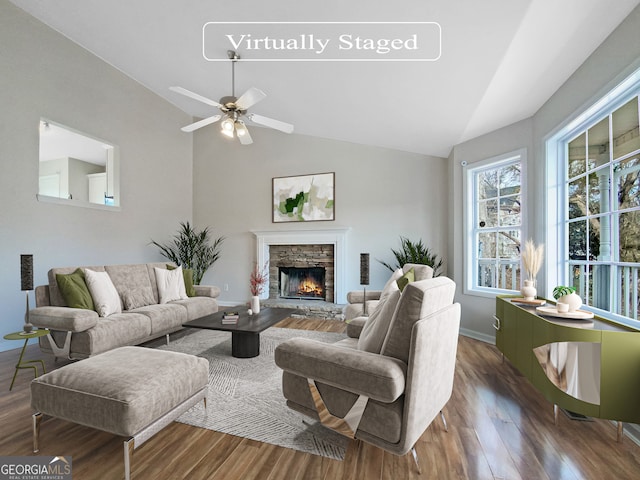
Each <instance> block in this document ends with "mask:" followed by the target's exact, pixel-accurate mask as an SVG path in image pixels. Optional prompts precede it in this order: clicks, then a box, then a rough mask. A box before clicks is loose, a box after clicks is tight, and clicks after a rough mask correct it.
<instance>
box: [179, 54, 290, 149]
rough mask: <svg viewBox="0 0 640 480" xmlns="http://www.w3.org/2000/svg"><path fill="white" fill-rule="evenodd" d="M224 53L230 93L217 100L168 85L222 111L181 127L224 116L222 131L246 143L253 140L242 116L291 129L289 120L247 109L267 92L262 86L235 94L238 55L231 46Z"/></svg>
mask: <svg viewBox="0 0 640 480" xmlns="http://www.w3.org/2000/svg"><path fill="white" fill-rule="evenodd" d="M227 55H228V57H229V60H231V95H230V96H226V97H222V98H221V99H220V102H216V101H214V100H210V99H208V98H206V97H203V96H202V95H198V94H197V93H194V92H192V91H190V90H187V89H186V88H182V87H169V90H171V91H174V92H176V93H180V94H182V95H185V96H187V97H190V98H193V99H194V100H198V101H200V102H202V103H206V104H207V105H211V106H212V107H218V108H219V109H220V111H221V112H222V115H212V116H211V117H207V118H205V119H203V120H199V121H197V122H195V123H192V124H191V125H187V126H186V127H182V128H181V130H182V131H183V132H193V131H194V130H197V129H198V128H202V127H204V126H206V125H210V124H212V123H215V122H217V121H218V120H220V119H221V118H223V117H224V119H223V120H222V122H220V125H221V127H222V133H223V134H225V135H226V136H228V137H230V138H233V137H234V135H235V136H236V137H238V140H240V143H241V144H242V145H249V144H250V143H253V140H252V139H251V135H249V130H248V129H247V126H246V125H245V123H244V120H243V118H244V117H246V118H247V119H249V120H251V121H252V122H254V123H257V124H258V125H264V126H265V127H269V128H275V129H276V130H280V131H281V132H284V133H291V132H293V125H291V124H290V123H285V122H281V121H279V120H274V119H273V118H268V117H264V116H262V115H258V114H257V113H248V112H247V110H248V109H249V108H250V107H252V106H253V105H255V104H256V103H258V102H259V101H260V100H262V99H263V98H265V97H266V96H267V95H266V94H265V93H264V92H263V91H262V90H260V89H258V88H255V87H251V88H250V89H249V90H247V91H246V92H245V93H243V94H242V95H241V96H240V97H239V98H236V96H235V64H236V62H237V61H238V60H239V59H240V56H239V55H238V54H237V53H236V52H235V51H233V50H228V51H227Z"/></svg>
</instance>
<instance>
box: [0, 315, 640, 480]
mask: <svg viewBox="0 0 640 480" xmlns="http://www.w3.org/2000/svg"><path fill="white" fill-rule="evenodd" d="M278 326H279V327H284V328H300V329H317V330H324V331H342V329H343V328H344V325H343V324H342V323H338V322H334V321H327V320H295V319H288V320H284V321H283V322H281V323H280V324H278ZM16 344H17V342H16ZM18 353H19V351H18V350H12V351H8V352H1V353H0V425H1V427H0V428H1V429H0V455H1V456H8V455H32V437H31V413H32V412H31V407H30V405H29V382H30V380H31V378H32V373H31V372H30V371H27V370H25V371H21V372H20V373H19V374H18V378H17V380H16V385H15V386H14V388H13V391H12V392H9V384H10V383H11V377H12V375H13V372H14V370H13V368H14V365H15V362H16V360H17V357H18ZM28 356H30V357H31V358H44V359H45V360H46V365H47V369H48V371H49V370H52V369H54V368H58V367H59V366H61V365H62V364H63V363H54V361H53V360H52V358H51V357H50V356H48V355H44V354H42V353H40V351H39V350H38V348H37V347H36V346H30V347H29V348H28ZM639 381H640V380H639ZM283 402H284V399H283ZM209 408H215V405H210V406H209ZM638 408H640V405H639V406H638ZM445 414H446V416H447V421H448V424H449V431H448V432H445V431H444V428H443V425H442V423H441V421H440V419H439V418H436V420H435V421H434V422H433V423H432V425H431V426H430V427H429V429H428V430H427V431H426V432H425V434H424V435H423V436H422V438H421V439H420V441H419V442H418V444H417V446H416V449H417V451H418V455H419V457H420V463H421V466H422V474H421V475H419V474H418V472H417V470H416V468H415V465H414V463H413V460H412V458H411V456H410V455H407V456H405V457H396V456H394V455H390V454H387V453H385V452H383V451H382V450H380V449H378V448H375V447H372V446H370V445H367V444H365V443H363V442H358V441H353V442H352V443H351V444H350V446H349V449H348V451H347V455H346V458H345V460H344V461H343V462H339V461H336V460H329V459H326V458H323V457H317V456H313V455H310V454H304V453H300V452H297V451H294V450H289V449H285V448H281V447H276V446H273V445H269V444H266V443H260V442H256V441H252V440H247V439H244V438H239V437H234V436H231V435H225V434H222V433H218V432H213V431H209V430H204V429H200V428H196V427H191V426H188V425H183V424H180V423H175V422H174V423H172V424H171V425H169V426H168V427H167V428H165V429H164V430H162V431H161V432H160V433H158V434H157V435H156V436H154V437H153V438H151V439H150V440H149V441H147V442H146V443H145V444H144V445H142V446H141V447H140V448H139V449H138V450H136V451H135V453H134V455H133V462H132V477H133V478H134V479H139V480H140V479H161V480H163V479H183V478H189V479H194V480H196V479H203V480H204V479H207V480H210V479H224V480H234V479H238V480H240V479H242V480H247V479H287V480H290V479H305V480H310V479H326V480H333V479H366V480H371V479H384V480H392V479H393V480H398V479H418V478H421V479H422V478H424V479H427V478H429V479H474V480H476V479H523V480H530V479H549V480H557V479H572V480H575V479H594V480H595V479H598V480H600V479H640V447H639V446H637V445H636V444H635V443H633V442H632V441H631V440H629V439H628V438H626V437H625V438H624V440H623V442H622V443H617V442H616V428H615V425H613V424H612V423H611V422H608V421H604V420H595V421H592V422H580V421H575V420H570V419H569V418H567V417H566V416H564V415H562V414H560V415H559V417H558V425H557V426H555V425H554V423H553V407H552V405H551V404H550V403H549V402H547V401H546V400H545V399H544V397H543V396H542V395H541V394H540V393H538V392H537V390H536V389H535V388H533V387H532V386H531V385H530V384H529V382H528V381H527V380H526V379H525V378H523V377H522V376H521V375H520V374H519V372H518V371H517V370H516V369H514V368H513V367H512V366H511V364H510V363H509V362H508V361H506V360H505V361H504V363H503V361H502V356H501V354H500V353H499V352H498V350H497V349H496V348H495V347H493V346H491V345H487V344H484V343H482V342H478V341H476V340H472V339H469V338H466V337H460V341H459V344H458V366H457V372H456V379H455V385H454V392H453V397H452V398H451V400H450V401H449V404H448V405H447V407H446V409H445ZM122 442H123V438H121V437H116V436H113V435H110V434H107V433H103V432H99V431H96V430H93V429H90V428H86V427H82V426H78V425H74V424H71V423H68V422H65V421H62V420H58V419H52V418H45V419H44V420H43V422H42V430H41V434H40V444H41V451H40V454H41V455H70V456H72V457H73V478H74V479H75V480H84V479H96V480H98V479H99V480H104V479H120V478H123V444H122Z"/></svg>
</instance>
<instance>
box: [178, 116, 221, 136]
mask: <svg viewBox="0 0 640 480" xmlns="http://www.w3.org/2000/svg"><path fill="white" fill-rule="evenodd" d="M218 120H220V115H214V116H212V117H209V118H205V119H204V120H200V121H198V122H195V123H192V124H191V125H187V126H186V127H182V128H181V129H180V130H182V131H183V132H193V131H194V130H197V129H199V128H202V127H205V126H207V125H210V124H212V123H215V122H217V121H218Z"/></svg>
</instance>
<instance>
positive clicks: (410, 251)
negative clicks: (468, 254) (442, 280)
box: [378, 237, 442, 277]
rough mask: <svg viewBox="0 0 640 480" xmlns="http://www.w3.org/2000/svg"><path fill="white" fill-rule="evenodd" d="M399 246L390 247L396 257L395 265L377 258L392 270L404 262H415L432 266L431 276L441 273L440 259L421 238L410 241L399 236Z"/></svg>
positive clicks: (400, 266)
mask: <svg viewBox="0 0 640 480" xmlns="http://www.w3.org/2000/svg"><path fill="white" fill-rule="evenodd" d="M400 244H401V248H400V249H399V250H394V249H391V251H392V252H393V256H394V257H395V258H396V265H395V267H394V266H393V265H391V264H390V263H387V262H383V261H382V260H378V261H379V262H380V263H381V264H382V265H384V266H385V267H387V268H388V269H389V270H391V271H392V272H394V271H395V270H397V269H398V268H402V266H403V265H404V264H406V263H417V264H419V265H428V266H430V267H431V268H433V276H434V277H437V276H439V275H440V273H441V271H440V270H441V269H442V259H441V258H438V255H437V254H436V253H434V252H432V251H431V249H430V248H429V247H427V246H426V245H425V244H424V243H422V240H418V241H417V242H412V241H411V240H409V239H408V238H405V237H400Z"/></svg>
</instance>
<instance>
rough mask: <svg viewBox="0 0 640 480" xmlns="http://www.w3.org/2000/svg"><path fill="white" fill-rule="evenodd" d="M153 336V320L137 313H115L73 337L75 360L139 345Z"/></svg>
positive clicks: (72, 349)
mask: <svg viewBox="0 0 640 480" xmlns="http://www.w3.org/2000/svg"><path fill="white" fill-rule="evenodd" d="M150 336H151V320H150V319H149V317H147V316H146V315H140V314H137V313H129V312H127V313H114V314H113V315H109V316H108V317H105V318H101V319H100V320H99V321H98V322H97V323H96V325H95V326H94V327H93V328H89V329H88V330H85V331H83V332H78V333H74V334H73V335H72V336H71V352H72V353H73V355H74V358H82V357H89V356H92V355H97V354H99V353H102V352H106V351H108V350H113V349H114V348H117V347H122V346H124V345H137V344H139V343H140V342H142V341H145V340H147V339H148V338H149V337H150Z"/></svg>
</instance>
